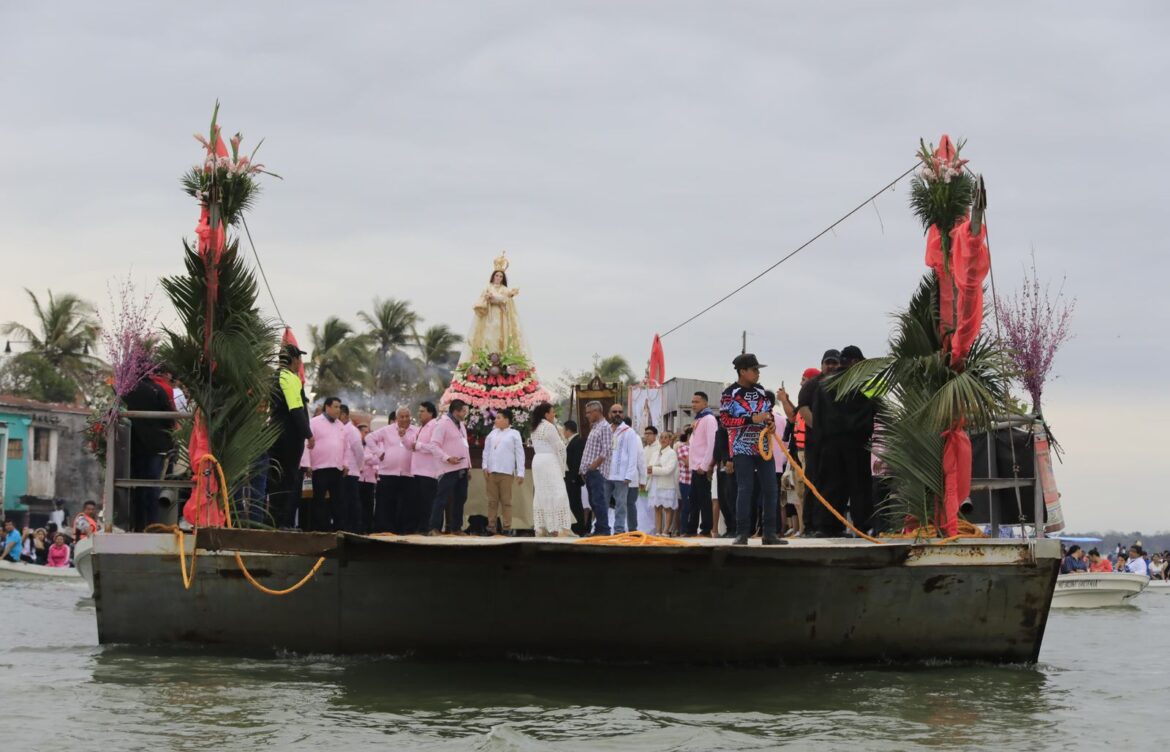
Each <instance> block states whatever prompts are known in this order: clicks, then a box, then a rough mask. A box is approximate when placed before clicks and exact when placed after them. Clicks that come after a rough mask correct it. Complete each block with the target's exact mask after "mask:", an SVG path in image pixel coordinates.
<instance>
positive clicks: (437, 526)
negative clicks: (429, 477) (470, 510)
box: [431, 470, 469, 533]
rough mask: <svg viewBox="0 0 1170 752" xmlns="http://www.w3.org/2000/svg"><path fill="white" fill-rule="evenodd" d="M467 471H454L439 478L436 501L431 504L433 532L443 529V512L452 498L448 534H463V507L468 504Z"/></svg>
mask: <svg viewBox="0 0 1170 752" xmlns="http://www.w3.org/2000/svg"><path fill="white" fill-rule="evenodd" d="M468 477H469V476H468V473H467V471H466V470H452V471H451V472H449V473H443V474H442V475H440V476H439V483H438V488H437V489H436V491H435V500H434V502H433V503H432V504H431V530H442V529H443V512H445V511H448V510H447V497H451V509H450V511H448V514H447V528H446V530H447V532H448V533H461V532H463V505H464V504H466V503H467V481H468Z"/></svg>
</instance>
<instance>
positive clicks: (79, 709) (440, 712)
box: [0, 581, 1170, 752]
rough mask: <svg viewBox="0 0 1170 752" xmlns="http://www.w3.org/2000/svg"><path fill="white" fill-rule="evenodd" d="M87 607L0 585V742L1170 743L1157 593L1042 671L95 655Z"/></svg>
mask: <svg viewBox="0 0 1170 752" xmlns="http://www.w3.org/2000/svg"><path fill="white" fill-rule="evenodd" d="M83 595H84V588H83V587H82V586H78V587H74V586H70V585H63V584H61V583H40V582H36V583H24V582H11V581H0V604H2V605H0V642H2V644H0V714H2V715H3V717H4V719H5V720H4V724H5V731H4V732H3V734H2V735H0V738H2V739H3V743H2V745H0V746H3V748H4V749H9V748H11V749H26V750H27V749H42V748H49V747H50V746H52V747H54V748H57V749H77V750H80V749H101V750H103V751H104V752H110V751H112V750H124V749H125V750H129V749H148V748H149V749H157V750H209V751H210V750H215V752H222V751H223V750H234V749H248V750H253V751H254V750H262V749H280V750H284V749H331V750H363V749H394V750H462V749H473V750H506V751H509V752H510V751H512V750H516V751H521V750H544V749H552V750H626V749H637V750H664V751H665V750H671V751H672V752H674V751H678V752H684V751H691V750H694V751H698V750H757V749H759V750H764V749H804V748H811V747H812V746H813V745H814V744H815V745H816V748H817V749H819V750H849V751H850V752H860V751H861V750H922V749H930V750H939V749H947V750H949V749H980V750H990V749H995V750H999V749H1021V750H1024V749H1028V750H1033V749H1034V750H1048V749H1052V750H1056V749H1065V748H1068V747H1070V746H1074V747H1076V748H1080V749H1092V748H1104V745H1106V744H1108V745H1111V746H1114V748H1117V747H1116V745H1124V746H1126V747H1129V748H1131V749H1149V748H1154V747H1155V746H1158V745H1161V744H1164V743H1165V742H1166V740H1167V737H1170V715H1168V713H1167V699H1168V695H1167V690H1166V681H1167V677H1168V676H1170V651H1168V650H1166V649H1165V647H1164V646H1163V645H1162V643H1163V642H1164V636H1165V634H1166V628H1167V626H1168V625H1170V596H1164V595H1157V594H1143V595H1141V596H1139V598H1138V599H1137V604H1138V605H1137V606H1136V607H1131V608H1123V609H1107V610H1097V611H1091V612H1068V611H1064V612H1061V611H1057V612H1053V614H1052V616H1051V618H1050V620H1049V624H1048V632H1047V635H1046V638H1045V643H1044V649H1043V652H1042V654H1041V663H1040V665H1038V666H1035V667H1023V666H981V665H948V664H943V665H929V666H915V667H894V666H885V667H877V668H872V667H871V668H858V667H836V666H812V667H799V668H787V669H784V668H781V669H776V668H771V669H716V668H703V669H696V668H658V667H653V666H626V667H607V666H600V665H593V664H569V663H548V662H537V661H524V662H521V661H517V662H511V663H465V664H460V665H451V664H443V663H436V662H430V661H421V660H416V659H397V660H396V659H390V658H334V657H327V656H296V655H274V656H254V655H253V656H246V657H243V656H241V657H217V656H211V655H206V654H204V653H203V652H202V651H200V650H198V649H190V650H144V649H137V648H125V647H106V648H101V647H98V645H97V635H96V627H95V622H94V612H93V604H92V602H90V601H88V600H86V599H83V597H82V596H83ZM550 606H551V607H555V604H550ZM566 639H572V635H566ZM9 745H12V746H11V747H10V746H9Z"/></svg>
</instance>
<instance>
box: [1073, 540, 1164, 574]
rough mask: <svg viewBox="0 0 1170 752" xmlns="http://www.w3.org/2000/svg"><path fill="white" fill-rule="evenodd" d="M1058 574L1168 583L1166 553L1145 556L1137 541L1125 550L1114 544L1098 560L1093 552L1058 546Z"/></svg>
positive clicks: (1098, 556) (1123, 547)
mask: <svg viewBox="0 0 1170 752" xmlns="http://www.w3.org/2000/svg"><path fill="white" fill-rule="evenodd" d="M1061 548H1062V549H1064V550H1063V551H1062V555H1061V565H1060V573H1061V574H1082V573H1087V572H1129V573H1131V574H1142V575H1145V576H1146V577H1149V578H1150V579H1152V580H1165V579H1170V551H1163V552H1161V553H1153V554H1151V553H1149V552H1148V551H1146V550H1145V549H1143V548H1142V544H1141V541H1138V542H1136V543H1134V544H1133V545H1132V546H1129V547H1126V546H1124V545H1122V544H1120V543H1119V544H1117V550H1115V551H1113V552H1112V553H1110V554H1109V555H1108V556H1102V555H1101V552H1100V551H1098V550H1097V549H1096V548H1090V549H1089V550H1088V551H1085V550H1084V549H1083V548H1081V547H1080V546H1079V545H1077V544H1075V543H1074V544H1073V545H1071V546H1069V547H1068V548H1064V546H1063V545H1062V546H1061Z"/></svg>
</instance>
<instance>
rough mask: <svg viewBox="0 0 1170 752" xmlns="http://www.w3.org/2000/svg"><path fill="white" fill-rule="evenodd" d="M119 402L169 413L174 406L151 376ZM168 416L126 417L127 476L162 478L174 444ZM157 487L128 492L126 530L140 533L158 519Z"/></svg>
mask: <svg viewBox="0 0 1170 752" xmlns="http://www.w3.org/2000/svg"><path fill="white" fill-rule="evenodd" d="M123 401H124V402H125V403H126V409H127V410H152V411H156V412H170V411H173V410H174V409H175V406H174V404H172V403H171V398H170V395H168V394H167V393H166V390H164V389H163V388H162V387H161V386H159V385H158V384H157V383H156V382H155V380H154V379H152V378H150V377H149V376H144V377H143V378H142V379H141V380H140V381H139V382H138V383H137V384H136V385H135V386H134V388H133V389H131V390H130V392H129V394H127V395H126V396H125V398H124V399H123ZM174 428H175V422H174V420H172V419H171V418H161V419H160V418H131V419H130V477H131V478H136V479H145V480H162V476H163V470H164V468H165V466H166V459H167V454H168V453H170V451H171V449H172V448H173V447H174V439H173V438H172V436H171V432H172V431H174ZM159 491H160V488H159V487H158V486H143V487H140V488H135V489H134V490H133V492H132V493H131V495H130V529H131V530H132V531H134V532H136V533H141V532H142V531H144V530H145V529H146V526H147V525H153V524H154V523H156V522H158V497H159Z"/></svg>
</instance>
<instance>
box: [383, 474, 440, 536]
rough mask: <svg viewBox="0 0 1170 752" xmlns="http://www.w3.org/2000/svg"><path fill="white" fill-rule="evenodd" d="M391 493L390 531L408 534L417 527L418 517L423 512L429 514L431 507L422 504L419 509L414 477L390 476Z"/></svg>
mask: <svg viewBox="0 0 1170 752" xmlns="http://www.w3.org/2000/svg"><path fill="white" fill-rule="evenodd" d="M391 477H392V478H393V481H392V482H391V486H390V488H391V494H392V495H393V497H394V516H393V517H392V518H391V519H392V522H391V526H390V531H391V532H393V533H397V534H399V535H409V534H410V533H413V532H414V531H415V530H416V529H417V528H418V518H419V517H420V516H422V515H423V514H427V515H429V514H430V513H431V507H430V505H429V504H427V505H424V506H423V507H422V509H423V510H424V511H420V510H419V505H418V501H417V500H416V499H415V496H414V478H412V477H410V476H409V475H399V476H391Z"/></svg>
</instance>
